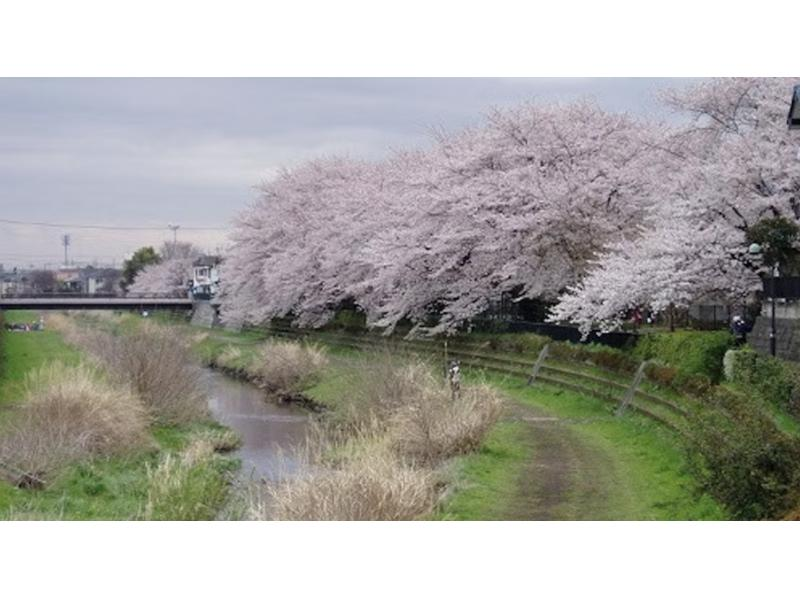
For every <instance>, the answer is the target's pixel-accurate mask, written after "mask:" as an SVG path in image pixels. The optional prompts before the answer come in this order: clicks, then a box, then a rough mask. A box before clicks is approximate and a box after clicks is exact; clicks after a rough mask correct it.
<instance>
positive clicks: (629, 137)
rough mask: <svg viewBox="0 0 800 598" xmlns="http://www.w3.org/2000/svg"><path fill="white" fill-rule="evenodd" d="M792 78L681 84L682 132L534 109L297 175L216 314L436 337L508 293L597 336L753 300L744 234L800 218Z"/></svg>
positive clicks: (273, 200) (289, 178)
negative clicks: (635, 315) (789, 124)
mask: <svg viewBox="0 0 800 598" xmlns="http://www.w3.org/2000/svg"><path fill="white" fill-rule="evenodd" d="M789 88H790V85H789V82H787V81H781V80H764V79H733V80H724V79H723V80H712V81H708V82H704V83H700V84H697V85H694V86H692V87H690V88H688V89H683V90H676V91H672V92H670V93H668V94H666V97H665V100H666V101H667V103H668V104H670V105H671V106H673V107H674V108H675V109H676V110H677V111H678V112H679V113H680V118H682V119H683V121H682V122H681V124H680V125H678V126H674V125H673V126H666V125H664V124H661V123H652V122H643V121H640V120H635V119H633V118H631V117H629V116H626V115H620V114H613V113H609V112H607V111H604V110H602V109H600V108H599V107H597V106H596V105H594V104H592V103H591V102H587V101H581V102H574V103H570V104H550V105H543V104H533V103H531V104H523V105H521V106H517V107H515V108H510V109H504V110H496V111H494V112H493V113H491V114H490V115H489V116H488V117H487V119H486V120H485V122H484V123H483V124H481V125H479V126H476V127H472V128H469V129H466V130H463V131H460V132H456V133H452V134H440V135H438V136H437V137H436V138H435V139H434V143H433V146H432V147H431V148H430V149H428V150H425V151H407V152H396V153H394V154H392V155H391V156H390V157H389V158H387V159H385V160H382V161H379V162H374V163H372V162H364V161H358V160H351V159H345V158H335V157H334V158H327V159H321V160H315V161H312V162H309V163H306V164H303V165H301V166H299V167H297V168H295V169H293V170H286V171H284V172H282V173H281V174H280V175H279V176H278V177H276V178H275V179H274V180H272V181H270V182H268V183H267V184H265V185H264V186H263V187H262V188H261V195H260V197H259V198H258V199H257V200H256V201H255V202H254V203H253V205H252V206H250V208H248V209H247V210H245V211H244V212H243V213H242V214H241V215H240V217H239V219H238V221H237V223H236V229H235V232H234V234H233V238H232V241H233V244H232V247H231V251H230V253H229V255H228V257H227V262H226V265H225V268H224V276H223V291H222V300H223V317H224V318H225V319H227V320H231V321H253V322H260V321H264V320H268V319H270V318H272V317H276V316H286V315H290V316H292V317H293V318H294V321H295V322H296V323H298V324H301V325H309V326H318V325H321V324H324V323H325V322H326V321H327V320H328V319H330V317H331V316H332V315H333V314H334V313H335V310H336V308H337V306H339V305H341V304H342V302H344V301H352V302H354V303H355V304H356V305H358V306H359V307H360V308H361V309H362V310H363V311H364V312H365V313H366V315H367V321H368V324H370V325H372V326H376V327H379V328H382V329H384V330H386V331H387V332H389V331H392V330H393V329H394V328H395V327H396V326H397V324H398V323H399V322H400V321H402V320H404V319H407V320H410V321H411V322H412V323H414V324H415V325H416V326H415V331H419V330H424V331H426V332H428V333H439V332H450V331H453V330H455V329H457V328H458V327H459V326H461V325H463V324H464V323H465V322H468V321H469V320H470V319H471V318H473V317H474V316H476V315H478V314H479V313H481V312H483V311H484V310H486V308H487V307H488V306H489V305H490V304H491V303H492V302H493V301H496V300H497V299H499V298H500V296H501V294H502V293H509V292H515V293H517V298H526V297H527V298H540V299H544V300H547V301H556V300H558V305H557V306H556V308H555V309H554V310H553V313H552V316H551V317H552V319H554V320H557V321H572V322H576V323H578V324H579V325H580V326H581V327H582V329H584V331H588V330H589V328H591V327H592V326H600V327H601V328H603V329H605V330H610V329H612V328H614V327H618V326H619V325H620V324H621V318H622V314H624V312H625V311H626V310H628V309H630V308H631V307H634V306H645V305H646V306H649V307H650V308H651V309H653V310H656V311H660V310H663V309H666V308H667V307H669V306H670V305H672V306H679V307H680V306H688V305H690V304H691V303H692V302H695V301H698V300H701V299H703V298H709V297H714V298H717V299H726V300H736V301H740V300H741V299H742V298H743V297H745V296H746V295H747V294H748V293H749V292H750V291H752V290H753V289H755V288H756V287H757V286H758V282H759V279H758V275H757V265H756V264H754V263H752V261H751V260H750V259H749V258H748V257H747V255H746V251H745V250H746V247H745V245H746V244H745V242H744V240H745V238H746V235H747V231H748V228H749V227H750V226H752V225H753V224H755V223H756V222H758V221H760V220H761V219H763V218H766V217H768V216H780V215H783V216H787V217H791V218H793V219H794V218H797V216H798V214H799V213H800V203H798V202H799V201H800V196H799V195H798V185H799V183H798V181H799V180H800V178H798V164H799V163H798V161H797V159H796V148H795V145H794V143H793V141H792V140H791V138H790V137H789V135H788V134H787V131H786V129H785V114H786V109H787V100H788V97H789V93H788V90H789Z"/></svg>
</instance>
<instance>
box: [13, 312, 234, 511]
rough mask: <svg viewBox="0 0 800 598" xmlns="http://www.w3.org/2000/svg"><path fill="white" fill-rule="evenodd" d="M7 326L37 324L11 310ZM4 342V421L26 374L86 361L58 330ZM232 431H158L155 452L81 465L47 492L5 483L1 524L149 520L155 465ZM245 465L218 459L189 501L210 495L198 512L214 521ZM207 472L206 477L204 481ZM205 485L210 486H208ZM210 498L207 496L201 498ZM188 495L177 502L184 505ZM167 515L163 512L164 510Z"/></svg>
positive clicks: (204, 426) (208, 426)
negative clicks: (232, 477) (207, 436)
mask: <svg viewBox="0 0 800 598" xmlns="http://www.w3.org/2000/svg"><path fill="white" fill-rule="evenodd" d="M4 315H5V317H6V321H7V322H9V323H13V322H33V321H35V320H36V319H37V316H36V314H35V313H32V312H22V311H19V312H15V311H11V312H6V313H5V314H4ZM3 340H4V342H3V343H2V351H3V354H2V365H3V368H2V370H1V371H0V417H2V415H3V407H4V406H7V405H8V404H10V403H13V402H14V401H15V400H19V398H20V397H21V392H20V388H21V385H20V383H21V382H22V381H23V380H24V377H25V375H26V373H28V372H30V371H32V370H34V369H36V368H38V367H40V366H42V365H44V364H46V363H48V362H50V361H53V360H60V361H64V362H67V363H72V364H74V363H78V362H79V361H80V360H81V359H82V355H81V353H80V352H79V351H77V350H76V349H74V348H72V347H70V346H68V345H67V344H66V343H64V341H63V339H62V338H61V336H60V335H59V334H58V333H57V332H55V331H52V330H45V331H42V332H8V333H6V334H5V335H4V339H3ZM220 429H224V427H223V426H221V425H220V424H218V423H216V422H213V421H206V422H198V423H195V424H191V425H182V426H153V427H151V429H150V432H151V434H152V437H153V443H152V446H151V447H149V448H147V449H145V450H140V451H137V452H135V453H132V454H129V455H126V456H115V457H107V458H95V459H91V460H86V461H82V462H79V463H75V464H73V465H71V466H69V467H67V468H65V469H64V470H63V471H61V472H60V473H59V475H58V476H57V477H56V478H55V479H54V480H53V482H52V483H51V484H49V485H48V486H47V487H46V488H45V489H43V490H23V489H20V488H16V487H15V486H13V485H11V484H9V483H7V482H5V481H0V519H76V520H130V519H137V518H140V517H141V516H142V514H143V509H144V505H145V502H146V500H147V493H148V478H147V469H148V467H151V468H152V467H156V466H157V465H158V463H159V462H160V461H161V460H162V459H163V458H164V456H165V455H166V454H168V453H174V454H178V453H179V452H180V451H181V450H183V449H184V448H185V447H186V446H187V444H188V443H189V442H190V440H191V438H192V437H193V436H195V435H198V434H202V433H203V432H206V431H209V430H211V431H214V430H220ZM237 463H238V461H237V460H236V459H232V458H229V457H222V456H215V457H214V459H213V460H212V461H211V463H210V465H209V466H208V467H205V468H204V469H203V471H202V472H200V473H199V474H198V475H197V476H193V477H192V478H191V480H192V481H196V482H198V483H196V484H190V485H188V486H187V488H186V491H187V493H186V494H185V496H184V497H183V499H185V500H191V501H192V502H198V492H201V491H202V490H203V489H206V490H207V491H208V493H207V496H206V498H208V500H200V502H202V503H203V505H204V508H205V510H204V511H195V513H196V514H201V515H203V516H204V518H213V512H212V511H214V510H215V509H217V508H219V506H220V502H221V500H222V497H223V496H224V494H225V493H224V492H222V489H223V488H224V489H225V492H227V487H228V478H229V473H230V471H231V470H232V469H235V468H236V467H237ZM200 474H202V475H200ZM200 482H202V483H200ZM201 498H202V497H201ZM183 499H181V498H180V497H178V498H176V500H183ZM162 514H163V511H162Z"/></svg>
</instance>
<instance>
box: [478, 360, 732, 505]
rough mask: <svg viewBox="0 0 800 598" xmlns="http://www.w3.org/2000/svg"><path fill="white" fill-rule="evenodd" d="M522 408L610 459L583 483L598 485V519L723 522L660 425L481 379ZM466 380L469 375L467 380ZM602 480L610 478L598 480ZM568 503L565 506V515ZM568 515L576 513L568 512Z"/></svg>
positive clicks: (560, 393)
mask: <svg viewBox="0 0 800 598" xmlns="http://www.w3.org/2000/svg"><path fill="white" fill-rule="evenodd" d="M483 377H484V378H485V380H486V381H487V382H489V383H491V384H493V385H495V386H497V387H498V388H500V389H502V390H503V391H504V392H506V393H507V394H508V395H509V396H510V397H511V398H513V399H514V400H516V401H519V402H520V403H522V404H523V405H531V406H534V407H536V408H538V409H541V410H542V411H544V412H546V413H548V414H550V415H552V416H554V417H558V418H564V419H568V420H571V421H570V422H569V423H566V426H567V427H568V429H569V430H570V431H571V432H573V433H574V434H575V435H576V438H578V439H580V440H581V441H582V442H585V443H586V446H587V447H588V449H589V451H590V452H591V451H593V452H596V453H598V454H599V453H602V454H603V455H604V456H605V457H606V458H607V459H608V460H610V467H608V468H607V469H606V470H601V471H596V472H592V473H591V474H590V476H594V477H595V478H597V479H588V480H583V481H582V483H584V484H586V483H588V484H592V485H597V486H602V487H603V490H604V491H605V492H606V493H607V496H606V503H607V505H606V511H605V512H602V513H595V518H597V519H618V520H648V519H655V520H704V519H725V518H726V514H725V512H724V510H723V509H722V507H721V506H719V505H718V504H717V503H716V502H715V501H714V500H713V499H712V498H711V497H709V496H708V495H705V494H700V493H699V492H698V491H697V485H696V482H695V480H694V478H693V477H692V476H691V475H690V473H689V471H688V469H687V464H686V458H685V453H684V450H683V448H682V445H681V442H680V440H679V438H678V437H677V436H676V435H675V434H673V433H672V432H670V431H668V430H666V429H665V428H663V427H662V426H660V425H658V424H656V423H654V422H651V421H649V420H647V419H645V418H643V417H640V416H637V415H626V416H624V417H622V418H616V417H614V416H613V415H612V412H611V410H610V409H609V407H608V406H606V405H605V404H604V403H601V402H599V401H597V400H593V399H590V398H585V397H582V396H579V395H577V394H575V393H572V392H569V391H565V390H560V389H553V388H548V387H545V386H532V387H529V386H527V385H525V382H524V381H521V380H518V379H514V378H511V377H508V376H501V375H491V374H487V375H485V376H483ZM468 378H469V376H468ZM602 476H606V477H609V479H600V478H601V477H602ZM569 508H570V505H565V515H569V513H568V512H569ZM572 515H573V516H572V517H568V518H575V517H574V515H576V513H572Z"/></svg>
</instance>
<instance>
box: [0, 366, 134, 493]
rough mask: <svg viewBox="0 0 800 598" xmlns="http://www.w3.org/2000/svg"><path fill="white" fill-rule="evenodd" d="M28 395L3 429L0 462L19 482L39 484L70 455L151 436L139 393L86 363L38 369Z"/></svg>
mask: <svg viewBox="0 0 800 598" xmlns="http://www.w3.org/2000/svg"><path fill="white" fill-rule="evenodd" d="M24 395H25V398H24V400H23V401H22V402H21V403H20V404H19V405H18V406H17V407H15V408H14V411H13V412H12V413H11V414H10V415H9V417H8V419H7V422H6V424H5V425H4V427H3V429H2V430H0V462H2V463H3V464H4V465H5V469H6V470H7V476H6V477H9V478H10V479H11V480H12V481H13V482H14V483H18V484H26V483H27V484H31V485H40V484H41V483H42V482H43V481H44V480H45V479H47V478H48V477H50V475H51V474H52V473H53V472H55V471H56V470H58V469H59V468H61V467H62V466H64V465H66V464H67V463H69V462H71V461H74V460H77V459H81V458H85V457H90V456H96V455H109V454H116V453H120V452H124V451H127V450H131V449H133V448H135V447H140V446H142V445H143V444H144V442H145V441H146V439H147V417H146V412H145V409H144V407H143V405H142V404H141V402H140V401H139V400H138V399H137V397H136V396H135V395H134V394H133V393H132V392H131V391H130V390H129V389H128V388H127V387H125V386H121V385H117V384H112V383H111V382H109V381H107V380H105V379H104V378H103V377H102V376H101V375H100V374H99V373H98V372H97V371H95V370H93V369H91V368H89V367H87V366H85V365H81V366H66V365H64V364H62V363H53V364H50V365H48V366H45V367H42V368H40V369H38V370H35V371H34V372H32V373H30V374H29V375H28V376H27V378H26V379H25V384H24Z"/></svg>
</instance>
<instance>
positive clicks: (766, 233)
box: [747, 216, 800, 267]
mask: <svg viewBox="0 0 800 598" xmlns="http://www.w3.org/2000/svg"><path fill="white" fill-rule="evenodd" d="M799 238H800V228H799V227H798V226H797V224H796V223H795V222H793V221H791V220H789V219H787V218H784V217H783V216H776V217H774V218H764V219H763V220H760V221H759V222H757V223H756V224H755V225H753V226H751V227H750V228H749V229H748V230H747V242H748V243H758V244H759V245H761V251H762V254H761V255H762V256H763V259H764V263H765V264H767V265H769V266H771V265H773V264H776V263H779V264H781V265H782V266H784V267H785V266H790V267H791V266H796V265H797V264H796V262H797V257H798V252H797V249H796V244H797V241H798V239H799Z"/></svg>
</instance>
